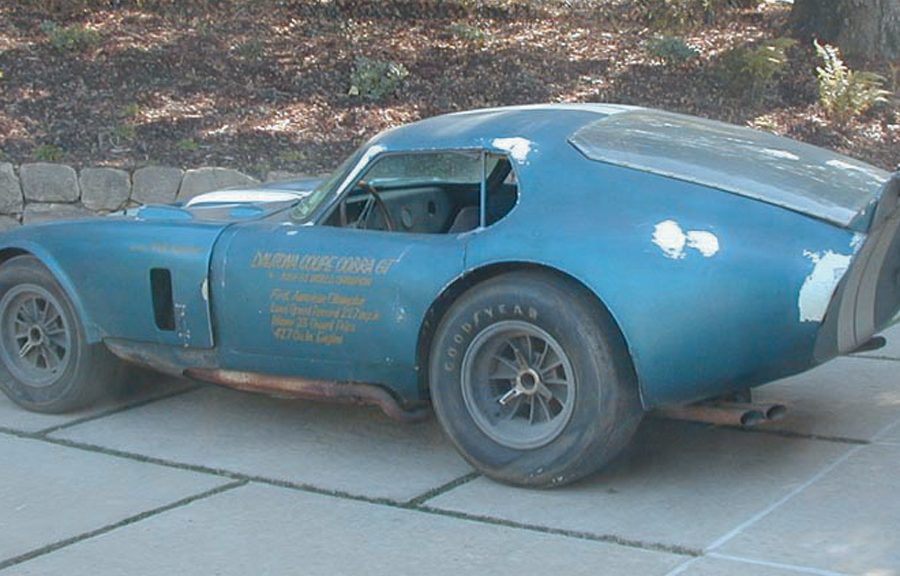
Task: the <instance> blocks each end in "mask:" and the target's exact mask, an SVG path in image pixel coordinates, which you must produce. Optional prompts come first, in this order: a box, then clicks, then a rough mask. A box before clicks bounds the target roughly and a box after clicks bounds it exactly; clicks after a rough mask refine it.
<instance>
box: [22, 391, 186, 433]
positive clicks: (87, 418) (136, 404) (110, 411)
mask: <svg viewBox="0 0 900 576" xmlns="http://www.w3.org/2000/svg"><path fill="white" fill-rule="evenodd" d="M201 388H203V385H202V384H192V385H189V386H188V387H186V388H181V389H178V390H173V391H171V392H168V393H165V394H160V395H159V396H152V397H150V398H144V399H142V400H137V401H135V402H130V403H129V402H126V403H125V404H123V405H122V406H115V407H113V408H109V409H108V410H103V411H100V412H97V413H96V414H90V415H87V416H83V417H81V418H76V419H74V420H70V421H68V422H64V423H62V424H57V425H56V426H50V427H49V428H44V429H43V430H39V431H37V432H35V434H36V435H39V436H47V435H49V434H53V433H54V432H58V431H60V430H65V429H66V428H72V427H73V426H78V425H79V424H85V423H87V422H93V421H94V420H100V419H102V418H106V417H107V416H112V415H114V414H120V413H122V412H127V411H128V410H132V409H135V408H141V407H143V406H147V405H149V404H153V403H154V402H160V401H162V400H168V399H170V398H175V397H178V396H182V395H184V394H188V393H190V392H196V391H197V390H199V389H201Z"/></svg>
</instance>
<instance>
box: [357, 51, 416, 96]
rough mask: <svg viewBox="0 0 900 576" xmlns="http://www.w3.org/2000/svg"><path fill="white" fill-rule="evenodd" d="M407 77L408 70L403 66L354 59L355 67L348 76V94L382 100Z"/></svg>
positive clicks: (383, 61) (369, 59) (387, 61)
mask: <svg viewBox="0 0 900 576" xmlns="http://www.w3.org/2000/svg"><path fill="white" fill-rule="evenodd" d="M407 76H409V70H407V69H406V67H405V66H404V65H403V64H400V63H398V62H393V61H390V60H375V59H372V58H366V57H360V58H357V59H356V66H355V67H354V68H353V72H351V74H350V92H349V94H350V95H351V96H362V97H363V98H367V99H369V100H382V99H383V98H385V97H386V96H388V95H390V94H393V93H394V92H396V91H397V90H398V89H399V88H400V86H401V85H402V84H403V80H404V78H406V77H407Z"/></svg>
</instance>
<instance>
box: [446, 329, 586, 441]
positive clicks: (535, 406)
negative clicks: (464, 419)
mask: <svg viewBox="0 0 900 576" xmlns="http://www.w3.org/2000/svg"><path fill="white" fill-rule="evenodd" d="M461 370H462V374H461V376H462V379H461V382H462V395H463V400H464V401H465V405H466V409H467V410H468V412H469V414H470V415H471V416H472V419H473V420H474V421H475V424H476V425H477V426H478V428H479V429H480V430H481V431H482V432H484V433H485V434H486V435H487V436H489V437H490V438H491V439H492V440H494V441H496V442H498V443H500V444H502V445H504V446H507V447H509V448H515V449H521V450H527V449H532V448H539V447H541V446H545V445H547V444H549V443H550V442H552V441H553V440H554V439H556V438H557V437H558V436H559V435H560V434H561V433H562V431H563V429H564V428H565V427H566V424H568V423H569V420H570V419H571V417H572V411H573V409H574V406H575V393H576V386H575V373H574V371H573V370H572V365H571V363H570V362H569V358H568V356H567V355H566V353H565V351H564V350H563V349H562V346H560V345H559V343H558V342H557V341H556V339H554V338H553V337H552V336H550V335H549V334H548V333H547V332H545V331H544V330H542V329H541V328H539V327H537V326H535V325H534V324H529V323H527V322H521V321H518V320H504V321H502V322H497V323H496V324H493V325H491V326H490V327H488V328H487V329H485V330H484V331H483V332H481V333H480V334H478V336H476V337H475V338H474V339H473V340H472V343H471V344H470V345H469V347H468V349H467V350H466V353H465V355H464V356H463V361H462V365H461Z"/></svg>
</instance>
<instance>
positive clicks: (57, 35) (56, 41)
mask: <svg viewBox="0 0 900 576" xmlns="http://www.w3.org/2000/svg"><path fill="white" fill-rule="evenodd" d="M41 32H43V33H44V34H46V35H47V38H49V40H50V44H51V45H52V46H53V47H54V48H55V49H57V50H59V51H60V52H71V51H80V50H86V49H88V48H90V47H92V46H95V45H96V44H97V43H99V42H100V34H98V33H97V32H96V31H95V30H91V29H89V28H85V27H84V26H80V25H78V24H72V25H71V26H66V27H64V28H63V27H60V26H59V25H57V24H56V22H52V21H50V20H46V21H44V22H42V23H41Z"/></svg>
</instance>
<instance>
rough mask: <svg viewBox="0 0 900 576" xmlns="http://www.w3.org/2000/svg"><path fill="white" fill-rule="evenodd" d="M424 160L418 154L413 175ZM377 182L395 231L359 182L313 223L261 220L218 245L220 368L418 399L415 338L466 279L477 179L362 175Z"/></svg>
mask: <svg viewBox="0 0 900 576" xmlns="http://www.w3.org/2000/svg"><path fill="white" fill-rule="evenodd" d="M427 160H428V159H427V158H425V159H423V158H421V157H417V158H416V161H415V162H414V164H416V165H417V166H418V168H416V170H419V171H421V170H422V167H421V166H427V165H428V162H427ZM469 160H473V159H472V158H471V153H469ZM474 160H475V161H478V159H477V157H476V158H475V159H474ZM375 162H377V160H375V161H373V163H375ZM389 164H390V162H389ZM393 164H398V162H396V159H394V161H393ZM399 164H403V163H402V162H400V163H399ZM479 166H480V164H479ZM407 168H408V167H407ZM394 169H397V168H396V166H395V168H394ZM399 169H401V170H402V169H403V167H402V166H401V168H399ZM378 174H380V177H379V178H378V180H377V181H378V182H379V183H381V182H386V183H390V184H389V185H388V184H385V186H386V187H388V186H389V187H390V190H385V191H384V192H383V194H384V198H383V200H382V202H383V205H384V206H387V207H388V208H387V209H388V210H389V213H390V214H392V215H393V217H390V216H388V218H389V219H391V220H394V221H395V223H394V224H393V228H392V229H387V227H386V224H385V222H384V221H385V216H384V215H383V214H380V212H379V209H376V208H374V207H373V203H372V199H371V198H370V197H369V196H370V195H369V194H368V193H367V192H366V189H365V188H364V187H363V185H365V186H368V185H367V184H365V183H363V182H360V180H361V178H360V180H357V181H356V182H352V183H350V184H349V185H348V188H347V190H346V191H345V194H344V195H343V196H342V197H341V200H339V201H337V202H335V205H334V208H333V209H332V210H331V212H330V213H328V214H325V215H323V216H322V218H321V219H320V220H319V222H318V223H316V224H315V225H309V223H304V222H295V221H293V220H291V219H290V218H284V219H282V220H281V221H278V220H274V221H260V222H255V223H248V224H243V225H239V226H237V227H234V228H232V229H231V231H230V232H229V233H228V234H227V236H226V237H224V238H223V240H222V242H221V247H220V248H219V250H221V251H222V256H223V257H220V258H219V257H217V258H216V265H215V267H214V269H213V275H212V276H213V283H212V290H213V292H212V305H213V309H214V317H215V324H216V326H215V329H216V337H217V341H218V342H219V343H220V345H221V350H222V362H223V368H226V369H231V370H241V371H250V372H262V373H273V374H286V375H295V376H302V377H308V378H316V379H329V380H339V381H359V382H370V383H384V384H390V385H391V386H392V387H394V388H396V389H398V390H400V391H401V393H402V392H408V393H409V394H413V395H414V394H415V391H416V389H417V386H418V376H417V368H416V348H417V343H418V337H419V331H420V328H421V326H422V322H423V319H424V318H425V315H426V313H427V311H428V309H429V307H430V306H431V304H432V303H433V302H434V301H435V299H436V298H437V297H438V296H439V295H440V293H441V291H442V290H443V289H444V288H445V287H446V286H448V285H449V284H450V283H451V282H452V281H453V280H454V279H455V278H457V277H459V276H460V275H462V274H463V272H464V269H465V252H466V245H467V243H468V239H469V237H470V236H471V232H472V230H473V229H474V228H476V227H477V224H478V219H477V217H476V218H475V220H474V221H473V222H472V225H471V226H467V227H466V228H467V229H465V230H463V229H461V228H460V227H459V226H458V225H457V227H456V228H454V227H453V226H454V225H456V223H455V222H454V221H455V220H458V219H459V218H463V219H465V217H461V216H460V212H464V211H465V210H466V209H468V213H471V208H472V206H471V204H472V202H475V209H476V213H477V210H478V201H479V195H478V189H479V187H480V182H475V183H472V182H456V181H453V182H450V181H441V180H439V179H436V178H431V179H428V180H423V179H422V178H418V179H413V180H410V179H409V178H405V179H404V178H397V177H393V176H392V175H391V171H390V170H381V171H380V172H379V171H371V170H369V171H366V172H363V175H365V176H369V175H378ZM366 204H368V205H369V207H368V210H369V213H368V215H366V216H365V220H366V221H365V222H361V221H360V218H362V217H363V216H362V214H361V212H362V211H363V210H364V209H365V206H366ZM382 211H383V209H382ZM379 214H380V215H379ZM431 222H434V224H430V223H431Z"/></svg>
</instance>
